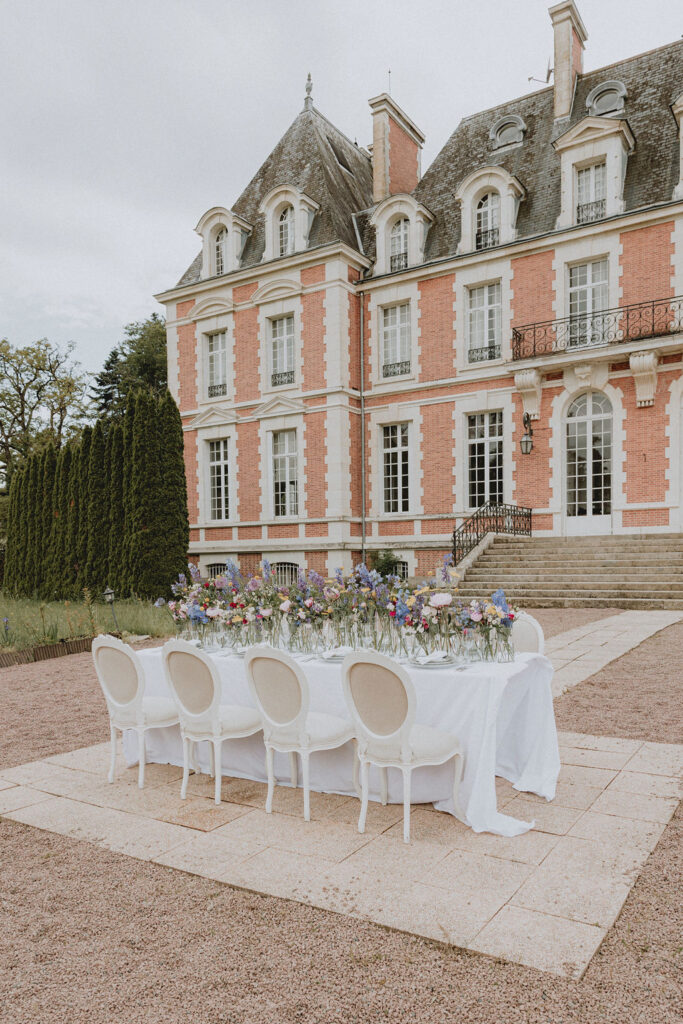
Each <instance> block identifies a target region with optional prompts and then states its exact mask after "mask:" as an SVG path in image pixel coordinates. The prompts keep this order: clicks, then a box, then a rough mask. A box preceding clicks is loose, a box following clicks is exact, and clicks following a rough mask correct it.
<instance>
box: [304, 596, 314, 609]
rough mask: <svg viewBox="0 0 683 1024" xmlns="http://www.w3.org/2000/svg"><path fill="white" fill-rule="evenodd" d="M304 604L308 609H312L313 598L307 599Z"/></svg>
mask: <svg viewBox="0 0 683 1024" xmlns="http://www.w3.org/2000/svg"><path fill="white" fill-rule="evenodd" d="M304 604H305V605H306V607H307V608H310V607H311V605H312V604H313V598H312V597H307V598H306V600H305V601H304Z"/></svg>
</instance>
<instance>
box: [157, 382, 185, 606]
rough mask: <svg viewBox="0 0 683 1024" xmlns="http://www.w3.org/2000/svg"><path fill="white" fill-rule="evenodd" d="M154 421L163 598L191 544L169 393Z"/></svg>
mask: <svg viewBox="0 0 683 1024" xmlns="http://www.w3.org/2000/svg"><path fill="white" fill-rule="evenodd" d="M157 422H158V424H159V438H160V449H161V458H160V466H161V481H160V487H161V490H160V496H159V509H160V521H161V534H162V537H163V538H164V540H165V546H164V554H163V558H162V559H161V562H160V573H159V581H158V582H159V594H160V595H164V596H166V595H168V594H169V593H170V586H171V584H172V583H173V582H174V580H176V579H177V578H178V576H179V574H180V573H181V572H184V571H185V570H186V568H187V550H188V546H189V543H190V525H189V520H188V513H187V483H186V479H185V458H184V450H183V425H182V420H181V419H180V413H179V411H178V406H177V405H176V403H175V401H174V399H173V396H172V395H171V393H170V391H167V392H166V394H165V395H164V396H163V398H162V399H161V401H160V402H159V415H158V419H157Z"/></svg>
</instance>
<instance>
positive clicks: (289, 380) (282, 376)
mask: <svg viewBox="0 0 683 1024" xmlns="http://www.w3.org/2000/svg"><path fill="white" fill-rule="evenodd" d="M293 383H294V370H282V371H281V372H280V373H271V375H270V386H271V387H273V388H278V387H280V385H282V384H293Z"/></svg>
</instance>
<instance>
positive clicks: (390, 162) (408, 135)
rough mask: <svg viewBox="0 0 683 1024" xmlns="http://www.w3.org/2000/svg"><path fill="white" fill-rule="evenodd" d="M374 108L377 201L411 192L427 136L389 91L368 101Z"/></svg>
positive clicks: (375, 199)
mask: <svg viewBox="0 0 683 1024" xmlns="http://www.w3.org/2000/svg"><path fill="white" fill-rule="evenodd" d="M369 103H370V109H371V110H372V179H373V184H372V192H373V199H374V201H375V202H376V203H379V202H381V200H382V199H386V198H387V196H393V195H396V193H397V192H412V191H413V189H414V188H415V186H416V185H417V183H418V181H419V180H420V176H421V169H420V157H421V154H422V146H423V145H424V140H425V137H424V135H423V134H422V132H421V131H420V129H419V128H418V127H417V125H416V124H414V123H413V122H412V121H411V120H410V118H409V117H408V115H407V114H405V113H404V112H403V111H402V110H401V108H400V107H399V105H398V103H395V102H394V100H393V99H392V98H391V96H390V95H389V93H386V92H383V93H381V94H380V95H379V96H375V97H374V99H371V100H370V101H369Z"/></svg>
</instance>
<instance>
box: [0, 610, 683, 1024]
mask: <svg viewBox="0 0 683 1024" xmlns="http://www.w3.org/2000/svg"><path fill="white" fill-rule="evenodd" d="M546 614H547V612H546ZM559 614H561V615H562V621H563V626H564V629H568V628H571V627H572V625H577V624H578V623H577V622H576V621H572V620H571V619H570V616H573V612H571V611H569V612H568V611H567V610H561V611H560V613H559ZM539 617H540V613H539ZM591 617H592V613H591ZM544 628H546V623H545V622H544ZM681 653H683V626H681V625H678V626H673V627H670V628H669V629H668V630H666V631H665V632H663V633H661V634H659V635H658V636H655V637H654V638H652V639H650V640H648V641H646V642H645V643H644V644H643V645H641V647H640V648H638V649H636V650H635V651H633V652H632V653H630V654H628V655H626V656H625V657H624V658H622V659H621V660H620V661H619V662H615V663H614V665H612V666H609V667H608V668H607V669H605V670H603V672H601V673H599V674H598V675H597V676H595V677H593V679H592V680H589V681H587V682H586V683H583V684H581V685H580V686H577V687H575V688H574V689H573V690H572V691H570V692H569V693H568V694H566V695H565V696H564V697H563V698H561V700H560V701H558V702H557V714H558V724H559V726H560V728H566V729H573V730H574V729H575V730H578V731H583V732H590V733H602V734H611V735H623V736H634V737H643V738H647V739H650V740H655V741H657V740H659V741H671V740H673V741H674V742H676V741H677V742H681V736H680V728H678V733H679V735H678V736H677V737H676V736H673V735H672V733H673V732H675V731H676V724H675V720H674V714H675V712H676V710H677V700H676V694H675V692H674V690H673V688H674V686H675V685H676V683H675V677H674V672H673V666H674V665H675V664H676V661H675V660H674V659H675V658H677V659H678V664H680V656H681ZM636 681H637V682H636ZM625 687H628V695H627V697H625V695H624V689H625ZM678 703H680V698H679V700H678ZM621 705H624V706H623V707H622V706H621ZM0 722H1V723H2V734H3V744H2V747H0V765H7V764H17V763H22V762H24V761H28V760H33V759H35V758H39V757H41V756H45V755H46V754H50V753H56V752H57V751H59V750H67V749H71V748H73V747H78V746H85V745H87V744H90V743H95V742H98V741H101V740H103V739H105V738H106V737H107V733H108V729H107V721H106V713H105V709H104V702H103V700H102V697H101V696H100V694H99V690H98V688H97V684H96V682H95V678H94V674H93V671H92V664H91V661H90V657H89V655H73V656H71V657H70V658H69V659H64V660H61V659H60V661H56V662H45V663H42V664H38V665H28V666H17V667H16V668H11V669H4V670H0ZM63 733H64V734H66V736H67V737H68V738H66V739H65V738H64V736H63V735H62V734H63ZM682 839H683V815H682V814H681V808H679V812H678V815H677V816H676V818H675V819H674V821H673V822H672V823H671V824H670V825H669V826H668V828H667V829H666V831H665V833H664V835H663V837H662V839H661V841H660V842H659V844H658V846H657V848H656V850H655V851H654V853H653V854H652V856H651V857H650V858H649V860H648V862H647V864H646V866H645V868H644V870H643V872H642V874H641V876H640V878H639V879H638V881H637V883H636V885H635V887H634V889H633V890H632V892H631V894H630V895H629V897H628V899H627V901H626V904H625V906H624V909H623V911H622V913H621V915H620V917H619V919H618V921H617V923H616V924H615V926H614V928H612V930H611V931H610V932H609V934H608V935H607V937H606V939H605V941H604V942H603V944H602V946H601V948H600V950H599V952H598V954H597V955H596V957H595V958H594V959H593V961H592V963H591V965H590V967H589V968H588V971H587V972H586V974H585V976H584V978H583V979H582V980H581V981H578V982H576V981H565V980H562V979H558V978H555V977H553V976H551V975H547V974H541V973H539V972H536V971H532V970H529V969H526V968H523V967H519V966H516V965H512V964H505V963H502V962H498V961H495V960H491V959H488V958H486V957H482V956H478V955H475V954H468V953H465V952H462V951H459V950H457V949H452V948H448V947H442V946H438V945H437V944H434V943H430V942H427V941H425V940H422V939H418V938H416V937H412V936H406V935H400V934H397V933H393V932H389V931H386V930H385V929H382V928H380V927H378V926H376V925H372V924H369V923H365V922H358V921H352V920H350V919H348V918H344V917H340V916H337V915H334V914H328V913H326V912H325V911H321V910H317V909H315V908H311V907H305V906H302V905H299V904H296V903H290V902H287V901H284V900H277V899H271V898H268V897H261V896H257V895H253V894H250V893H245V892H240V891H239V890H234V889H231V888H229V887H227V886H223V885H220V884H219V883H214V882H210V881H207V880H205V879H200V878H195V877H192V876H189V875H184V874H182V873H180V872H176V871H173V870H172V869H169V868H163V867H160V866H158V865H153V864H147V863H143V862H141V861H136V860H133V859H132V858H129V857H124V856H121V855H119V854H114V853H110V852H109V851H106V850H100V849H98V848H96V847H93V846H91V845H89V844H86V843H80V842H75V841H73V840H70V839H65V838H63V837H60V836H56V835H51V834H49V833H45V832H39V831H37V830H34V829H30V828H28V827H26V826H23V825H19V824H16V823H14V822H11V821H8V820H7V819H2V820H0V844H1V846H0V848H1V849H2V854H3V856H2V857H1V858H0V907H1V908H2V913H1V916H2V919H3V927H2V928H0V1020H1V1021H2V1022H3V1024H4V1021H5V1020H6V1021H7V1022H8V1024H10V1022H11V1024H25V1022H26V1024H29V1022H30V1024H62V1022H67V1021H68V1024H86V1022H87V1024H119V1022H121V1024H138V1022H144V1024H160V1022H163V1024H188V1022H190V1021H192V1022H194V1021H197V1022H201V1024H218V1022H221V1024H295V1022H296V1024H299V1022H304V1024H323V1022H324V1024H342V1022H343V1024H356V1022H358V1024H360V1022H363V1024H366V1022H372V1024H383V1022H386V1024H404V1022H405V1024H408V1022H410V1024H413V1022H419V1024H432V1022H434V1024H443V1022H451V1021H452V1022H453V1024H456V1022H457V1024H624V1022H629V1024H674V1022H675V1024H680V1020H681V1016H682V1015H683V997H682V996H683V993H682V986H681V959H682V951H683V950H682V943H681V934H683V906H682V904H681V900H680V898H679V894H680V879H681V867H682V861H683V842H682V841H681V840H682Z"/></svg>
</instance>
